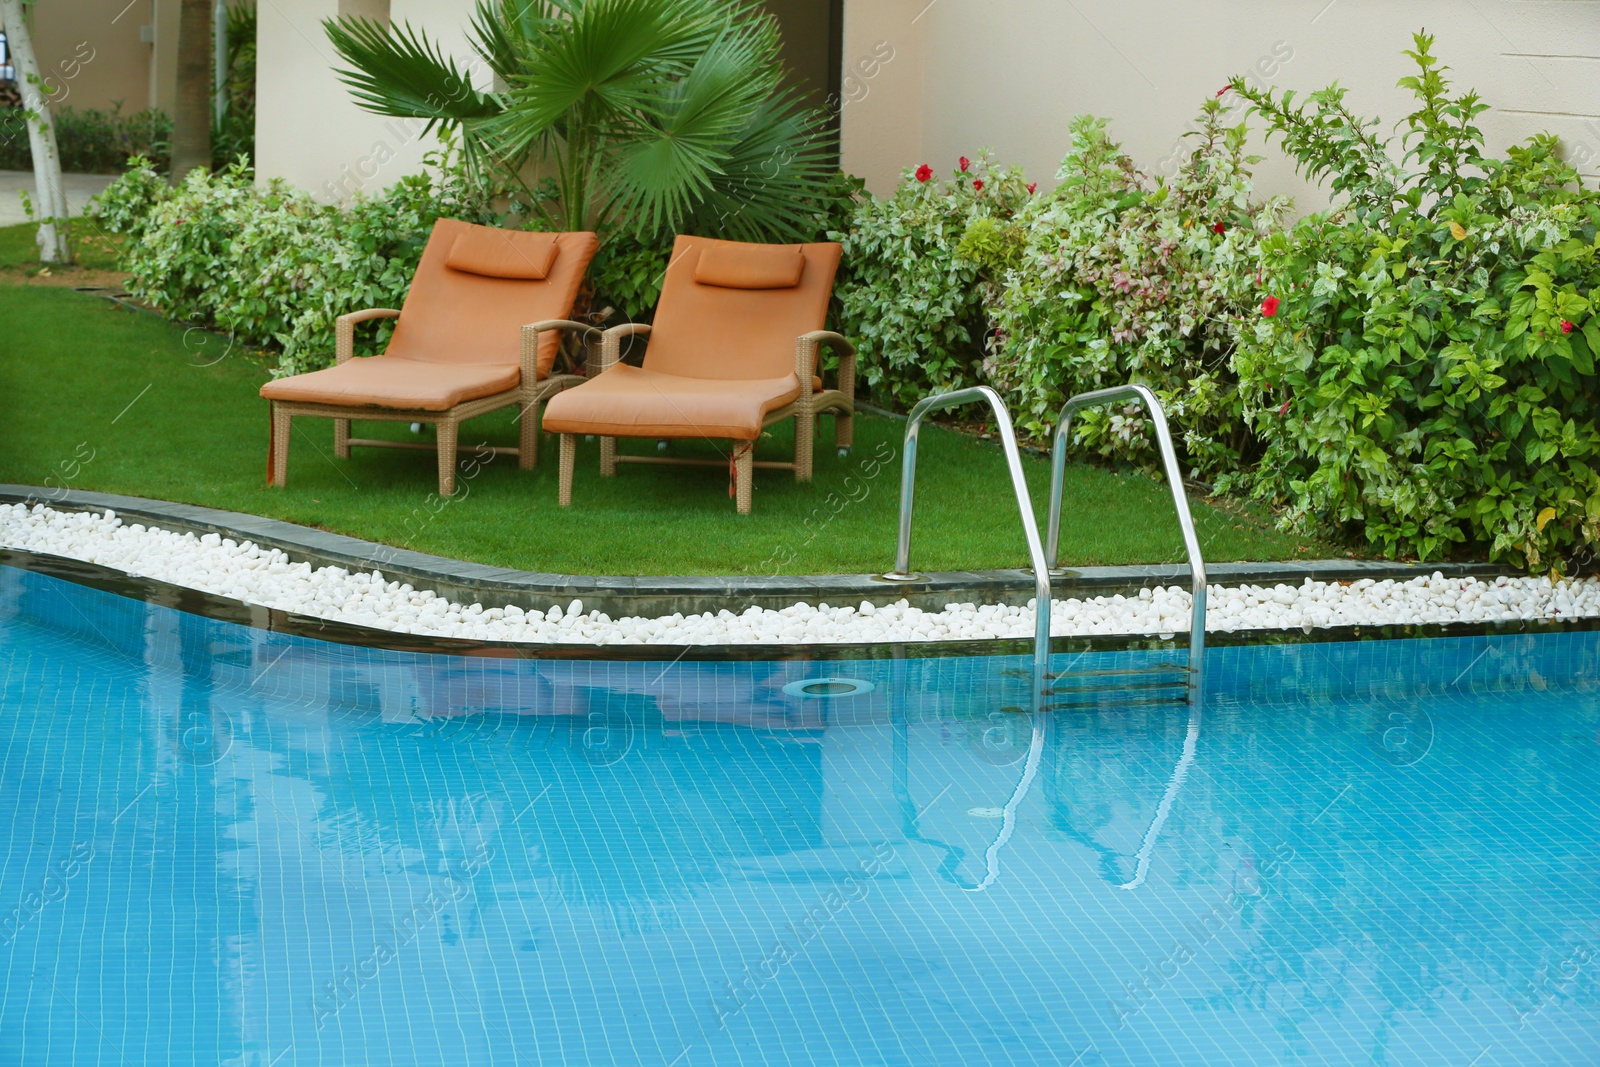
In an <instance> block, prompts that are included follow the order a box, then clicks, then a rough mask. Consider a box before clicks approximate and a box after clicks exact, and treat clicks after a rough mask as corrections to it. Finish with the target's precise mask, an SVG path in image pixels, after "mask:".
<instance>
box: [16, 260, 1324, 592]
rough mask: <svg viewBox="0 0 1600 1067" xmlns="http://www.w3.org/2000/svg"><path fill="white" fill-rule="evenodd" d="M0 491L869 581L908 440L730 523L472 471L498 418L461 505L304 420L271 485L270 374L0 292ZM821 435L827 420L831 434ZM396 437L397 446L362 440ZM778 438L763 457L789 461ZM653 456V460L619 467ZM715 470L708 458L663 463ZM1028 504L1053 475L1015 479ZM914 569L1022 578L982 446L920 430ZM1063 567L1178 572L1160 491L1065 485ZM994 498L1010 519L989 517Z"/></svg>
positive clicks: (657, 499)
mask: <svg viewBox="0 0 1600 1067" xmlns="http://www.w3.org/2000/svg"><path fill="white" fill-rule="evenodd" d="M0 321H4V322H5V323H6V330H5V331H4V333H3V334H0V393H3V394H4V395H5V396H7V397H8V398H9V401H10V410H11V411H12V415H11V416H10V417H8V418H7V419H6V420H4V422H3V423H0V482H10V483H21V484H28V485H36V486H44V487H48V488H49V489H51V490H56V489H60V488H67V489H88V490H101V491H106V492H118V493H127V494H131V495H135V496H146V497H155V498H160V499H167V500H176V501H182V502H185V503H193V504H203V505H207V506H211V507H220V508H227V509H232V510H237V511H244V512H249V513H252V514H257V515H267V516H271V517H274V518H281V519H286V520H289V521H292V522H299V523H304V524H307V525H311V526H317V527H322V528H325V529H330V530H336V531H338V532H340V533H345V534H350V535H352V536H356V537H363V538H367V539H369V540H375V541H380V542H383V543H387V544H395V545H403V546H406V547H411V548H416V549H419V550H421V551H426V552H435V553H439V554H442V555H448V556H454V557H457V558H465V559H470V560H476V561H478V562H482V563H488V564H494V565H497V566H508V567H521V568H527V569H535V570H547V571H560V572H574V573H592V574H772V573H785V574H817V573H867V572H874V571H881V570H887V569H889V567H891V566H892V564H893V554H894V539H895V528H896V517H897V514H898V493H899V484H900V472H899V448H900V441H901V436H902V434H903V431H904V424H903V423H901V422H899V421H896V420H893V419H889V418H873V417H861V418H859V419H858V423H857V444H856V448H855V451H854V453H853V454H852V455H851V457H850V458H848V459H844V460H841V459H839V458H838V457H836V456H835V455H834V453H833V450H832V449H828V448H819V449H818V452H817V470H816V481H815V482H814V483H813V484H811V485H800V484H797V483H796V482H795V481H794V480H793V479H792V478H791V477H788V476H786V475H785V474H784V473H781V472H772V473H768V472H762V473H760V474H758V476H757V478H756V506H755V511H754V513H753V514H752V515H749V516H738V515H735V514H734V512H733V504H732V502H731V501H729V500H728V499H727V497H726V488H727V478H726V475H725V474H724V473H723V472H722V471H721V470H719V469H716V468H711V469H707V468H692V467H666V468H653V467H652V468H636V467H629V466H624V467H623V468H622V471H621V473H620V474H619V475H618V476H617V477H616V478H610V479H602V478H600V477H599V476H598V473H597V471H596V465H597V455H596V452H595V447H596V446H595V445H593V444H592V443H589V444H585V445H584V446H583V447H582V448H580V450H579V455H578V465H579V467H578V471H579V473H578V478H577V482H576V486H575V490H574V498H575V503H574V506H573V507H572V508H570V509H562V508H559V507H557V505H556V484H555V483H556V470H555V462H554V459H555V455H554V452H555V449H554V444H555V442H554V439H553V438H547V439H546V442H545V449H544V456H543V459H542V461H541V464H540V466H539V467H538V469H536V470H535V471H531V472H530V471H521V470H518V469H517V467H516V464H515V462H514V461H510V460H507V459H505V458H503V457H502V458H500V459H496V460H494V461H490V462H487V463H482V464H475V463H473V462H472V460H473V459H474V448H475V446H477V445H478V444H479V443H480V442H482V441H485V440H487V441H489V442H490V443H492V444H515V442H516V437H517V433H516V427H515V426H514V425H513V424H512V423H511V421H510V419H511V416H510V413H501V414H500V415H497V416H490V417H486V418H484V419H480V420H474V421H473V422H471V423H468V424H467V426H466V427H465V428H464V430H463V433H462V437H461V442H462V445H461V455H462V459H463V463H464V465H463V470H462V473H461V477H460V479H459V482H458V484H459V485H460V489H458V492H457V496H456V497H454V498H451V499H450V500H441V499H440V498H438V497H437V496H435V495H434V489H435V487H436V486H435V474H434V464H433V457H432V456H431V455H429V454H428V453H424V452H411V451H397V450H391V449H356V450H355V451H354V453H353V458H352V459H350V460H348V461H344V460H335V459H333V458H332V457H333V447H332V445H333V442H332V424H331V423H330V422H328V420H319V419H306V420H296V423H295V430H294V433H295V437H294V445H293V453H292V456H291V459H290V471H289V485H288V487H287V488H285V489H269V488H268V487H267V486H266V484H265V465H266V450H267V405H266V402H265V401H263V400H261V399H260V398H259V397H258V396H257V395H256V390H257V389H258V388H259V387H260V385H261V383H262V382H263V381H265V380H266V378H267V375H268V366H269V363H268V361H266V360H262V359H258V358H254V357H252V356H251V355H250V354H249V353H247V352H241V351H239V350H234V351H232V352H230V353H229V354H228V355H226V356H225V357H224V358H218V355H219V352H218V349H217V347H215V346H216V340H215V339H214V338H211V337H210V336H209V335H202V334H199V333H198V332H195V331H190V330H187V329H185V328H184V327H182V326H181V325H177V324H173V323H169V322H164V321H162V320H161V319H160V318H158V317H156V316H153V315H141V314H138V313H136V312H131V311H127V310H123V309H120V308H117V307H116V306H115V305H113V304H111V303H109V302H108V301H105V300H101V299H98V298H95V297H91V296H88V295H85V294H82V293H74V292H70V291H66V290H61V289H46V288H38V287H24V286H0ZM823 421H824V423H826V421H827V420H826V419H824V420H823ZM360 431H361V433H363V434H368V435H378V434H393V435H397V436H407V435H408V431H407V430H406V428H405V427H404V426H395V425H392V424H370V423H363V424H361V425H360ZM788 432H789V431H787V430H783V429H782V428H779V430H778V432H777V433H776V434H775V436H774V438H773V439H772V440H770V441H768V442H765V443H763V444H762V445H761V446H760V447H761V450H762V451H766V450H767V449H769V448H770V449H771V454H772V455H774V456H786V455H788V454H789V451H788V450H789V449H791V448H792V447H793V446H792V441H791V440H790V439H789V438H788ZM629 447H640V448H649V447H652V446H651V445H650V443H649V442H643V443H633V444H632V445H629V444H625V445H624V448H629ZM674 447H675V448H678V447H683V448H688V449H691V450H693V451H695V452H698V453H703V454H704V455H705V456H707V457H710V458H715V456H716V453H715V451H713V449H714V447H715V446H714V445H713V444H711V443H706V444H704V445H698V446H697V445H683V446H680V445H677V444H675V445H674ZM1026 468H1027V471H1028V476H1029V480H1030V484H1031V485H1032V487H1033V493H1034V499H1035V500H1036V501H1038V502H1039V504H1040V505H1041V506H1042V505H1043V502H1044V500H1045V496H1046V486H1045V475H1046V474H1047V470H1048V464H1047V463H1046V462H1045V461H1044V460H1043V459H1040V458H1030V459H1029V460H1028V461H1027V463H1026ZM921 470H922V485H921V487H920V489H919V492H918V496H917V526H916V533H915V541H914V546H913V562H914V563H915V564H916V565H917V566H918V567H924V568H930V569H952V570H953V569H965V568H971V567H1015V566H1022V565H1024V564H1025V562H1026V558H1027V554H1026V549H1025V547H1024V545H1023V542H1022V537H1021V534H1020V532H1019V523H1018V520H1017V516H1016V514H1015V511H1014V510H1013V509H1012V507H1011V504H1010V502H1009V499H1008V497H1009V490H1008V489H1007V482H1006V474H1005V464H1004V460H1003V458H1002V456H1001V454H1000V451H999V449H998V448H997V447H995V446H994V445H993V444H988V443H984V442H980V441H978V440H976V439H974V438H972V437H969V436H967V435H963V434H958V433H954V432H952V431H948V430H943V429H939V428H929V429H928V430H926V431H925V432H924V435H923V440H922V445H921ZM1068 474H1069V477H1068V481H1067V496H1066V499H1067V502H1068V503H1067V507H1066V509H1065V519H1064V526H1063V540H1062V558H1063V560H1065V561H1067V562H1069V563H1072V564H1079V565H1089V564H1111V563H1134V562H1156V561H1176V560H1181V559H1182V558H1183V554H1182V545H1181V543H1180V541H1179V538H1178V533H1177V527H1176V520H1175V519H1174V518H1173V515H1172V503H1171V500H1170V499H1169V498H1168V497H1167V495H1166V488H1165V486H1163V485H1162V484H1160V483H1159V482H1156V481H1154V480H1152V479H1149V478H1146V477H1144V476H1143V475H1141V474H1136V473H1134V474H1115V473H1112V472H1109V471H1105V470H1099V469H1095V468H1091V467H1086V466H1082V465H1073V466H1072V467H1071V468H1070V469H1069V472H1068ZM997 500H1004V501H1005V503H1004V506H997V505H996V501H997ZM1195 518H1196V521H1197V523H1198V525H1199V528H1200V534H1201V540H1202V543H1203V545H1204V546H1205V550H1206V552H1207V555H1208V558H1212V559H1245V558H1253V559H1262V558H1267V559H1273V558H1293V557H1295V556H1297V555H1318V556H1320V555H1323V554H1325V552H1326V549H1325V547H1324V546H1321V545H1318V544H1317V543H1315V542H1313V541H1311V540H1309V539H1307V538H1302V537H1288V536H1284V535H1282V534H1279V533H1276V532H1275V531H1272V530H1271V529H1270V527H1269V525H1268V523H1267V522H1266V521H1265V520H1264V518H1263V517H1262V516H1260V515H1251V514H1248V513H1244V512H1236V511H1234V510H1232V509H1217V508H1212V507H1209V506H1206V505H1204V504H1200V503H1197V505H1196V508H1195Z"/></svg>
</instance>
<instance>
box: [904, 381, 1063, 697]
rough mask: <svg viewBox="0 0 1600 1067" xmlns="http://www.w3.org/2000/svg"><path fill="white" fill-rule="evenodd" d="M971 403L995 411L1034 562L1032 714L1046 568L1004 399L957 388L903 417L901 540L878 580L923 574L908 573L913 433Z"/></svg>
mask: <svg viewBox="0 0 1600 1067" xmlns="http://www.w3.org/2000/svg"><path fill="white" fill-rule="evenodd" d="M974 400H982V401H984V402H986V403H987V404H988V405H989V408H990V410H991V411H993V412H994V420H995V423H996V424H997V425H998V426H999V429H1000V444H1001V447H1003V448H1004V449H1005V454H1006V466H1007V467H1008V468H1009V469H1010V471H1011V488H1012V489H1013V490H1014V491H1015V492H1016V495H1017V510H1018V511H1019V512H1021V515H1022V534H1023V536H1024V537H1026V538H1027V540H1028V555H1029V556H1030V557H1031V558H1032V560H1033V585H1034V625H1033V698H1032V700H1033V707H1032V710H1033V711H1039V710H1041V709H1042V708H1043V706H1044V696H1045V680H1046V676H1047V674H1048V670H1049V664H1050V564H1049V562H1048V560H1047V558H1046V556H1045V549H1044V545H1043V543H1042V542H1041V541H1040V540H1039V524H1038V523H1037V522H1036V521H1035V520H1034V517H1033V497H1031V496H1030V495H1029V494H1028V482H1027V479H1025V478H1024V477H1023V474H1022V453H1021V452H1020V451H1018V449H1017V435H1016V432H1015V431H1014V430H1012V428H1011V412H1009V411H1007V410H1006V404H1005V401H1003V400H1001V399H1000V394H999V393H996V392H995V391H994V390H993V389H990V388H989V387H988V386H986V385H978V386H973V387H972V388H970V389H957V390H954V391H953V392H949V393H935V394H934V395H933V396H928V397H923V398H922V399H921V400H919V401H918V402H917V406H916V407H914V408H912V409H911V414H910V416H908V417H907V419H906V441H905V448H904V449H903V452H902V455H901V460H900V540H899V543H898V544H897V545H896V548H895V556H894V570H892V571H890V572H889V573H888V574H885V575H882V576H881V577H882V578H883V579H884V580H885V581H890V582H914V581H918V580H919V579H920V578H921V577H922V576H921V575H919V574H915V573H913V572H912V570H911V509H912V504H913V501H914V498H915V495H916V489H917V434H918V432H919V431H920V430H921V428H922V420H923V418H924V417H925V416H927V414H928V413H929V412H931V411H939V410H942V409H944V408H953V407H959V406H961V405H962V404H969V403H971V402H972V401H974Z"/></svg>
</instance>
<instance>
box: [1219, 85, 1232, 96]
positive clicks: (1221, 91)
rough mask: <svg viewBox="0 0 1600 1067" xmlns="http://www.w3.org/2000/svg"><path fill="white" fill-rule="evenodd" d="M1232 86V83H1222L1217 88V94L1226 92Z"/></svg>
mask: <svg viewBox="0 0 1600 1067" xmlns="http://www.w3.org/2000/svg"><path fill="white" fill-rule="evenodd" d="M1232 88H1233V83H1232V82H1229V83H1228V84H1227V85H1224V86H1223V87H1222V88H1220V89H1218V90H1217V95H1218V96H1221V95H1222V94H1223V93H1225V92H1227V91H1228V90H1229V89H1232Z"/></svg>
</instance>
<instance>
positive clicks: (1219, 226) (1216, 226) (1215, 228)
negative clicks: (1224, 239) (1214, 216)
mask: <svg viewBox="0 0 1600 1067" xmlns="http://www.w3.org/2000/svg"><path fill="white" fill-rule="evenodd" d="M1227 228H1228V227H1227V225H1226V224H1224V223H1221V222H1213V223H1212V224H1211V232H1212V233H1221V232H1222V231H1223V230H1226V229H1227Z"/></svg>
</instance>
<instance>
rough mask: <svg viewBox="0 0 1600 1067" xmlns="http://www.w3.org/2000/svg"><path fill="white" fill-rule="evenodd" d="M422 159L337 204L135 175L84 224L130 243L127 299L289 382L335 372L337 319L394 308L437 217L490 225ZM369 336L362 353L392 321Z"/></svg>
mask: <svg viewBox="0 0 1600 1067" xmlns="http://www.w3.org/2000/svg"><path fill="white" fill-rule="evenodd" d="M430 162H431V163H432V164H433V168H432V169H431V170H429V171H428V172H426V173H423V174H418V175H412V176H408V177H406V178H402V179H401V180H400V181H399V182H397V183H396V184H395V185H393V186H391V187H390V188H389V189H388V190H386V191H385V192H384V194H383V195H382V196H381V197H373V198H367V197H358V198H357V199H356V200H355V201H354V202H353V203H352V204H350V205H349V206H347V207H339V206H334V205H326V204H319V203H318V202H317V201H315V200H314V199H313V198H312V197H311V196H310V195H309V194H307V193H304V192H300V191H298V190H294V189H291V188H289V187H288V186H287V185H285V184H284V183H283V182H281V181H278V180H274V181H271V182H268V183H267V184H266V185H265V186H257V185H256V184H255V183H254V180H253V176H252V174H251V172H250V169H249V168H248V167H245V166H243V165H235V166H232V167H229V168H227V169H226V170H224V171H222V172H221V173H219V174H211V173H210V172H208V171H205V170H198V171H195V172H194V173H192V174H190V175H189V177H188V178H187V179H185V181H184V183H183V184H182V185H181V186H179V187H178V188H177V189H171V190H169V189H167V188H166V187H165V185H164V184H163V183H162V181H161V178H160V176H159V175H158V174H157V173H156V172H155V171H154V169H153V168H151V167H149V166H141V167H139V168H136V169H135V170H134V171H132V172H130V173H129V174H127V175H124V176H123V177H122V178H120V179H118V180H117V181H116V182H114V183H112V185H111V187H110V188H109V189H108V190H107V191H106V192H105V193H103V194H101V196H100V198H99V199H98V201H97V202H96V205H95V207H94V213H95V214H96V215H97V216H98V217H99V218H100V220H101V222H102V224H103V225H105V226H106V227H107V228H108V229H112V230H114V231H116V232H123V233H128V234H131V235H133V236H134V237H135V239H134V240H130V241H128V242H127V244H126V245H125V255H126V261H125V263H124V264H123V265H124V267H125V269H127V271H128V272H129V280H128V288H129V290H130V291H131V292H132V293H133V294H134V295H136V296H138V297H140V298H141V299H143V300H145V301H147V302H148V303H149V304H151V305H152V306H153V307H155V308H157V309H158V310H160V311H161V312H162V313H164V314H165V315H167V316H168V317H170V318H172V319H174V320H177V321H181V322H186V323H189V324H192V325H196V326H206V327H209V328H212V329H215V330H218V331H220V332H222V333H226V334H229V335H230V336H231V337H232V338H233V341H234V343H236V344H240V345H244V346H247V347H259V348H268V349H274V350H278V351H280V352H281V357H280V359H279V365H278V373H280V374H293V373H298V372H301V371H306V370H314V369H317V368H319V367H323V366H326V365H328V364H329V363H330V362H332V359H333V344H334V336H333V325H334V319H336V318H337V317H338V316H339V315H342V314H344V313H346V312H349V311H355V310H358V309H360V308H367V307H398V306H400V303H401V302H402V301H403V300H404V299H405V293H406V289H407V287H408V286H409V285H410V280H411V275H412V273H413V272H414V271H415V270H416V266H417V262H418V261H419V260H420V259H421V256H422V248H423V246H424V245H425V244H426V242H427V238H428V234H429V231H430V230H431V228H432V226H433V223H434V220H436V219H438V218H440V217H449V218H457V219H465V220H467V221H470V222H490V221H493V215H492V213H491V211H490V208H489V202H488V200H487V198H486V197H485V196H484V195H483V193H482V191H481V189H480V187H479V186H478V185H477V184H476V183H474V182H471V181H469V180H467V178H466V177H465V174H464V172H463V171H462V169H461V168H460V167H459V166H457V165H456V164H455V163H454V162H453V161H452V159H451V158H450V157H449V156H447V155H445V154H438V155H435V156H433V157H432V158H431V159H430ZM375 325H379V328H378V329H375V330H371V331H362V334H361V338H362V339H363V340H364V341H365V342H366V348H364V349H363V350H364V351H376V350H379V349H381V347H382V345H383V343H384V341H386V340H387V338H388V335H389V332H390V328H391V325H392V324H388V323H384V324H375Z"/></svg>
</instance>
